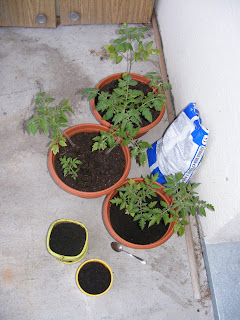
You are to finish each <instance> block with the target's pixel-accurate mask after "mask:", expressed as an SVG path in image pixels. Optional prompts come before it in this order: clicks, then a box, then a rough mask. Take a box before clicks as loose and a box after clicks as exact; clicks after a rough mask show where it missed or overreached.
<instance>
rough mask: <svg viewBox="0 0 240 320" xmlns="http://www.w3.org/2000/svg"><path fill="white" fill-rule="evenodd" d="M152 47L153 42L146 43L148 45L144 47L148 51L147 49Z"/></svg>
mask: <svg viewBox="0 0 240 320" xmlns="http://www.w3.org/2000/svg"><path fill="white" fill-rule="evenodd" d="M152 45H153V41H150V42H148V44H147V45H146V50H147V51H148V50H149V49H151V48H152Z"/></svg>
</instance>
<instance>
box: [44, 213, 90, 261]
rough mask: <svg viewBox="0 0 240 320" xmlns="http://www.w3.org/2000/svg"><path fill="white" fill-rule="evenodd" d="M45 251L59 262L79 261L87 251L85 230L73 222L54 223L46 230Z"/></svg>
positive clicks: (64, 220) (78, 223) (61, 221)
mask: <svg viewBox="0 0 240 320" xmlns="http://www.w3.org/2000/svg"><path fill="white" fill-rule="evenodd" d="M47 249H48V252H49V253H50V254H51V255H53V256H54V257H55V258H56V259H57V260H58V261H60V262H64V263H75V262H78V261H80V260H81V259H82V258H83V257H84V256H85V254H86V253H87V249H88V231H87V228H86V227H85V226H84V224H82V223H80V222H78V221H75V220H70V219H60V220H57V221H55V222H54V223H53V224H52V225H51V226H50V228H49V230H48V234H47Z"/></svg>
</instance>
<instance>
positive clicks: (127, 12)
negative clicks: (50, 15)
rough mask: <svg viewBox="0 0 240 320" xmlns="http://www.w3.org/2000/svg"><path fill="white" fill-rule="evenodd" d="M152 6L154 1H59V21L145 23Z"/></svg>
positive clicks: (67, 22) (150, 14) (70, 22)
mask: <svg viewBox="0 0 240 320" xmlns="http://www.w3.org/2000/svg"><path fill="white" fill-rule="evenodd" d="M153 5H154V0H59V9H60V20H61V24H62V25H74V24H104V23H124V22H126V23H147V22H149V21H150V20H151V16H152V12H153ZM71 17H72V18H73V19H76V20H74V21H73V20H71Z"/></svg>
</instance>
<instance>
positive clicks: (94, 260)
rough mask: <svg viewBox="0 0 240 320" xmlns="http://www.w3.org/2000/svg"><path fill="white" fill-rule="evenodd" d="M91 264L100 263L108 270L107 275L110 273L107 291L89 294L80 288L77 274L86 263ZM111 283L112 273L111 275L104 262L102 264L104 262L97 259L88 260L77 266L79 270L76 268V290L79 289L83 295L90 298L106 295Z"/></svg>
mask: <svg viewBox="0 0 240 320" xmlns="http://www.w3.org/2000/svg"><path fill="white" fill-rule="evenodd" d="M92 262H98V263H101V264H102V265H103V266H104V267H105V268H106V269H108V271H109V273H110V277H111V280H110V284H109V286H108V287H107V289H106V290H105V291H103V292H101V293H98V294H91V293H88V292H86V291H85V290H83V288H82V287H81V286H80V284H79V281H78V275H79V272H80V271H81V269H82V268H83V266H85V265H86V264H87V263H92ZM112 282H113V273H112V270H111V268H110V267H109V265H108V264H107V263H106V262H104V261H102V260H99V259H90V260H87V261H85V262H83V263H82V264H81V265H80V266H79V268H78V270H77V273H76V283H77V286H78V288H79V289H80V290H81V291H82V292H83V293H85V294H86V295H88V296H91V297H97V296H102V295H103V294H104V293H106V292H107V291H108V290H109V289H110V288H111V286H112Z"/></svg>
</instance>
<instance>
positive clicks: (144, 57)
mask: <svg viewBox="0 0 240 320" xmlns="http://www.w3.org/2000/svg"><path fill="white" fill-rule="evenodd" d="M143 59H144V60H145V61H147V60H148V59H149V53H148V52H147V51H144V52H143Z"/></svg>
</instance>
